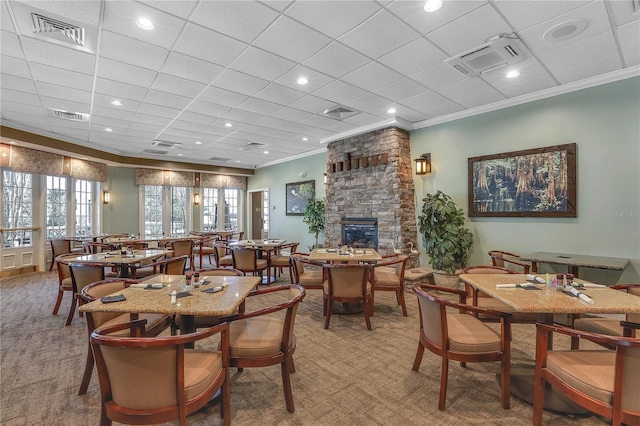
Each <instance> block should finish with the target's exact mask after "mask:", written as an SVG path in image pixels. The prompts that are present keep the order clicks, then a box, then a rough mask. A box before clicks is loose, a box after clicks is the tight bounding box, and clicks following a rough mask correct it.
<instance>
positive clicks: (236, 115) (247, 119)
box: [224, 108, 264, 127]
mask: <svg viewBox="0 0 640 426" xmlns="http://www.w3.org/2000/svg"><path fill="white" fill-rule="evenodd" d="M263 117H264V114H256V113H253V112H251V111H246V110H243V109H240V108H234V109H232V110H231V111H229V112H227V113H226V114H225V115H224V118H226V119H227V120H229V121H231V123H232V124H233V127H236V123H238V122H241V123H255V122H256V121H258V120H260V119H261V118H263Z"/></svg>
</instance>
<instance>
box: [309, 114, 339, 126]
mask: <svg viewBox="0 0 640 426" xmlns="http://www.w3.org/2000/svg"><path fill="white" fill-rule="evenodd" d="M336 121H337V120H334V119H333V118H329V117H324V116H321V115H314V116H312V117H309V118H307V119H306V120H304V121H303V122H302V123H303V124H306V125H307V126H311V127H320V128H323V129H326V128H327V127H329V126H333V125H334V123H335V122H336Z"/></svg>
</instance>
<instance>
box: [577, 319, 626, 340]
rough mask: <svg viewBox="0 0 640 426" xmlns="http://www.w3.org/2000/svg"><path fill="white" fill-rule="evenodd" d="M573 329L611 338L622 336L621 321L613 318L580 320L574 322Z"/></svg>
mask: <svg viewBox="0 0 640 426" xmlns="http://www.w3.org/2000/svg"><path fill="white" fill-rule="evenodd" d="M573 328H575V329H576V330H582V331H589V332H591V333H598V334H607V335H609V336H622V327H620V320H618V319H613V318H578V319H576V320H574V321H573Z"/></svg>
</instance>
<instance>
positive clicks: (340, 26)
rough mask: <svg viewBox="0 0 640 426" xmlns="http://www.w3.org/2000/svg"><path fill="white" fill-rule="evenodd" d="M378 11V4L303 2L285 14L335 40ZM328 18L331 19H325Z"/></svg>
mask: <svg viewBox="0 0 640 426" xmlns="http://www.w3.org/2000/svg"><path fill="white" fill-rule="evenodd" d="M379 10H380V6H379V5H378V4H376V3H374V2H368V1H303V2H296V3H294V4H293V5H292V6H291V7H290V8H289V9H288V10H287V12H286V14H287V15H288V16H290V17H292V18H293V19H295V20H297V21H300V22H302V23H303V24H306V25H308V26H310V27H311V28H314V29H315V30H317V31H320V32H321V33H324V34H326V35H328V36H329V37H331V38H337V37H339V36H341V35H342V34H344V33H345V32H347V31H349V30H350V29H351V28H354V27H356V26H358V25H360V24H361V23H362V22H364V21H365V20H367V19H368V18H369V17H371V16H372V15H373V14H374V13H376V12H378V11H379ZM329 16H330V17H331V19H327V17H329Z"/></svg>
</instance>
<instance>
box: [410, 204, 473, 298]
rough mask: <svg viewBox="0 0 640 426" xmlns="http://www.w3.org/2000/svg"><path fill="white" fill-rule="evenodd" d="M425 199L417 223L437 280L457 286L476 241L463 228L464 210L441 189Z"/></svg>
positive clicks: (441, 283)
mask: <svg viewBox="0 0 640 426" xmlns="http://www.w3.org/2000/svg"><path fill="white" fill-rule="evenodd" d="M422 201H423V205H422V214H420V216H418V226H419V228H420V233H421V234H422V244H423V245H424V248H425V251H426V253H427V256H429V259H430V263H431V267H432V268H433V275H434V280H436V284H438V285H445V286H447V287H452V286H457V282H458V278H457V276H458V274H459V273H460V270H461V269H462V268H464V267H465V266H466V265H467V260H468V259H469V251H470V249H471V245H472V244H473V235H472V234H471V232H470V231H469V230H468V229H467V228H465V227H464V222H465V215H464V212H463V211H462V209H460V208H458V206H457V205H456V203H455V202H454V201H453V199H451V197H449V196H448V195H446V194H444V193H443V192H441V191H437V192H436V193H435V194H427V196H426V197H425V198H423V199H422ZM452 281H453V282H452Z"/></svg>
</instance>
